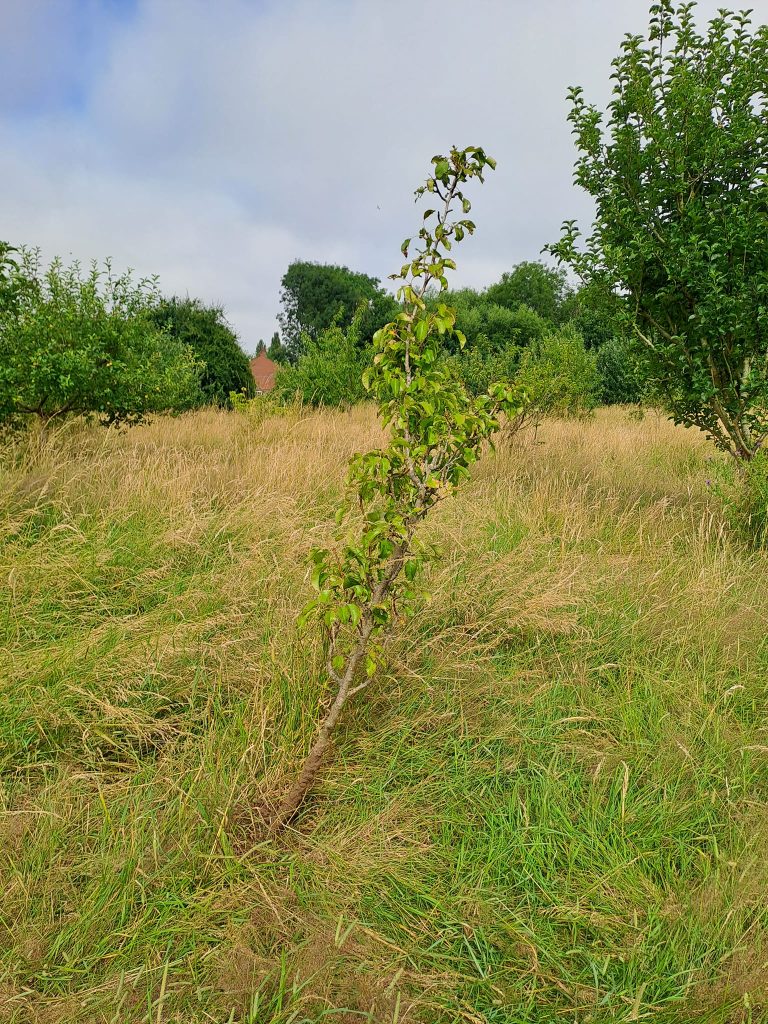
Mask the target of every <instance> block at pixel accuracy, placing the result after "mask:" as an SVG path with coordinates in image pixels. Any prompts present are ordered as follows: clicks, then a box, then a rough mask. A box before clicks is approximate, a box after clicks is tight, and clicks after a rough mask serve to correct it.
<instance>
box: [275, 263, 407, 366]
mask: <svg viewBox="0 0 768 1024" xmlns="http://www.w3.org/2000/svg"><path fill="white" fill-rule="evenodd" d="M281 285H282V287H281V292H280V303H281V306H282V309H281V312H280V315H279V316H278V320H279V322H280V329H281V340H282V345H283V349H284V352H285V355H286V356H287V358H288V359H289V360H290V361H291V362H295V361H296V360H297V359H298V357H299V355H300V354H301V351H302V348H303V342H302V336H303V335H308V336H309V337H313V338H317V337H318V336H319V334H320V333H321V332H322V331H325V330H327V329H328V328H329V327H331V326H333V325H334V324H336V325H338V326H339V327H341V328H344V329H345V328H347V327H349V325H350V324H351V323H352V320H353V318H354V317H355V315H356V314H357V313H358V310H359V309H360V307H363V311H362V314H361V317H360V331H359V336H360V343H361V344H362V345H368V344H370V342H371V340H372V338H373V335H374V333H375V332H376V331H377V330H378V329H379V328H380V327H382V326H383V325H384V324H385V323H387V322H388V321H389V320H390V319H391V318H392V317H393V316H394V315H395V314H396V312H397V309H398V306H397V303H396V301H395V299H394V298H393V297H392V296H391V295H389V294H388V293H387V292H385V291H384V290H383V289H382V288H381V287H380V285H379V282H378V280H377V279H376V278H375V277H369V276H368V275H367V274H360V273H355V272H354V271H352V270H349V269H348V268H347V267H339V266H334V265H331V264H323V263H310V262H307V261H304V260H297V261H296V262H294V263H292V264H291V265H290V266H289V267H288V269H287V271H286V272H285V274H284V275H283V279H282V282H281Z"/></svg>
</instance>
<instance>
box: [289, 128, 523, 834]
mask: <svg viewBox="0 0 768 1024" xmlns="http://www.w3.org/2000/svg"><path fill="white" fill-rule="evenodd" d="M432 162H433V165H434V172H433V176H432V177H430V178H428V179H427V182H426V184H425V185H423V186H422V187H421V188H419V189H417V192H416V195H417V197H421V196H424V195H426V194H430V195H434V196H436V197H437V198H438V199H439V201H440V204H441V208H440V210H439V211H437V210H427V211H426V212H425V213H424V216H423V224H422V227H421V229H420V230H419V236H418V237H419V239H421V241H422V243H423V246H422V247H421V248H418V249H417V250H416V255H415V256H414V258H412V259H410V260H409V259H408V250H409V246H410V239H406V241H405V242H404V243H403V245H402V253H403V256H404V257H405V258H406V260H407V262H406V263H405V264H404V265H403V267H402V269H401V271H400V273H399V274H395V275H393V277H395V278H398V279H400V280H402V281H403V282H404V284H403V285H402V286H401V287H400V289H399V292H398V297H399V298H400V299H401V301H402V304H403V309H402V312H401V313H399V314H398V316H397V317H396V318H395V320H394V321H393V322H392V323H390V324H387V325H386V326H385V327H383V328H382V329H381V330H380V331H377V332H376V335H375V336H374V347H375V350H376V355H375V358H374V361H373V366H372V367H371V368H370V369H368V370H366V372H365V374H364V377H363V383H364V384H365V387H366V389H367V390H368V391H369V392H370V393H371V395H372V397H373V398H374V399H375V400H376V401H377V403H378V408H379V413H380V415H381V418H382V420H383V423H384V425H385V426H389V428H390V438H389V443H388V446H387V447H386V448H384V449H381V450H376V451H371V452H367V453H366V454H364V455H356V456H355V457H354V458H353V460H352V462H351V464H350V474H349V480H350V484H352V486H353V488H354V494H355V498H356V502H357V505H358V506H359V508H360V510H361V512H362V513H363V525H362V530H361V533H360V536H359V537H358V538H357V539H356V540H355V541H354V542H348V543H346V544H345V545H344V547H343V548H342V550H341V551H340V552H336V553H333V552H329V551H325V550H318V551H315V552H313V562H314V571H313V584H314V586H315V587H316V589H317V591H318V594H317V597H316V598H314V599H313V600H312V601H310V602H309V604H308V605H307V606H306V607H305V609H304V611H303V612H302V615H301V617H300V623H301V624H304V623H306V622H307V621H308V620H309V618H311V617H315V618H317V619H319V621H320V623H321V625H322V627H323V628H324V630H325V631H326V635H327V642H328V652H329V653H328V666H327V674H328V678H329V680H331V682H332V683H334V684H335V686H336V690H335V695H334V697H333V700H332V701H331V704H330V706H329V708H328V710H327V712H326V713H325V715H324V716H323V717H322V718H321V719H320V721H319V723H318V727H317V732H316V734H315V738H314V741H313V743H312V746H311V748H310V750H309V753H308V754H307V756H306V759H305V760H304V763H303V765H302V767H301V769H300V770H299V773H298V775H297V777H296V779H295V781H294V782H293V783H292V784H291V786H289V788H288V789H287V791H286V792H285V793H284V794H283V796H282V798H281V799H280V801H279V803H278V805H277V808H276V809H275V811H274V813H273V814H272V815H271V817H270V818H269V823H270V825H271V827H272V828H274V829H279V828H282V827H283V826H284V825H286V824H287V823H288V822H289V821H290V820H291V818H292V817H293V816H294V815H295V814H296V812H297V811H298V810H299V808H300V807H301V805H302V803H303V802H304V800H305V798H306V796H307V794H308V793H309V792H310V791H311V789H312V787H313V785H314V783H315V781H316V779H317V776H318V772H319V771H320V769H321V767H322V765H323V763H324V759H325V755H326V752H327V750H328V747H329V745H330V743H331V740H332V736H333V732H334V730H335V729H336V727H337V725H338V723H339V720H340V718H341V715H342V712H343V710H344V707H345V706H346V704H347V703H348V701H349V699H350V698H351V697H352V696H354V695H355V694H357V693H359V692H360V691H362V690H365V689H366V687H368V685H369V684H370V682H371V680H372V679H373V677H374V675H375V673H376V670H377V668H378V665H379V662H380V658H381V653H382V652H381V647H380V643H379V641H380V638H382V637H384V636H386V635H388V634H389V633H391V632H392V630H393V629H394V627H395V622H396V619H397V617H399V616H401V615H403V614H407V613H408V612H409V610H410V609H411V607H412V605H413V603H414V601H415V599H416V593H415V591H414V590H413V589H412V584H413V581H414V579H415V576H416V575H417V573H418V570H419V568H420V567H421V564H422V562H423V558H424V556H423V552H422V550H421V547H420V545H419V542H418V538H417V536H416V532H415V531H416V527H417V526H418V525H419V523H420V522H421V521H422V520H423V519H424V518H425V516H427V515H428V514H429V512H430V510H431V509H432V508H433V507H434V506H435V505H436V504H437V502H439V501H440V500H441V499H442V498H443V497H445V496H446V495H447V494H449V493H450V492H451V491H452V490H453V489H455V488H456V487H457V485H458V484H459V483H460V482H461V480H462V479H464V478H465V477H466V476H467V475H468V473H469V466H470V465H471V463H473V462H474V461H476V460H477V458H478V457H479V455H480V453H481V451H482V447H483V444H484V442H485V441H486V440H487V439H488V438H489V437H490V436H491V435H492V434H493V433H494V432H495V431H496V430H497V429H498V427H499V420H498V414H499V413H500V412H501V411H504V412H507V413H509V414H511V415H513V416H515V415H518V414H519V413H520V412H521V409H522V407H523V404H524V403H523V401H522V398H521V396H518V395H517V394H515V393H514V392H513V391H512V390H511V389H510V388H509V387H508V386H506V385H502V384H499V385H494V386H493V387H492V388H491V389H490V391H489V393H488V394H487V395H481V396H479V397H477V398H472V397H470V396H469V395H468V394H467V392H466V390H465V389H464V386H463V384H462V383H461V382H460V381H459V380H458V379H457V378H456V377H454V376H451V374H450V373H449V372H448V371H447V370H446V369H444V368H443V367H442V365H441V362H440V359H439V356H440V352H441V346H442V340H441V339H442V338H443V337H444V336H446V335H448V336H450V335H454V336H456V337H457V339H458V341H459V344H460V345H461V346H462V347H463V345H464V343H465V341H466V339H465V338H464V336H463V335H462V334H461V332H460V331H456V329H455V321H456V314H455V311H454V310H453V309H450V308H449V307H448V306H446V305H445V304H443V303H439V304H438V305H437V307H436V309H434V310H433V311H432V312H430V311H429V310H428V309H427V306H426V302H425V295H426V292H427V289H428V288H430V287H431V286H437V287H438V288H439V289H440V290H441V291H442V290H444V289H445V288H447V287H448V282H447V280H446V277H445V271H446V270H448V269H455V264H454V262H453V260H452V259H450V258H449V257H448V255H447V253H448V252H449V251H450V249H451V246H452V243H453V242H459V241H461V239H462V238H463V237H464V234H465V233H470V234H471V233H472V232H473V231H474V224H473V223H472V221H470V220H466V219H460V220H455V221H454V220H452V219H451V213H452V205H453V204H454V203H460V204H461V208H462V212H463V213H465V214H466V213H468V212H469V209H470V202H469V200H468V199H466V198H465V196H464V195H463V193H462V192H461V191H460V188H459V186H460V185H462V184H464V183H465V182H467V181H468V180H469V179H470V178H478V180H480V181H482V180H483V171H484V169H485V168H486V167H494V166H495V163H494V161H493V160H492V159H491V158H490V157H487V156H486V155H485V153H484V152H483V150H482V149H479V148H477V147H470V148H469V149H465V150H461V151H460V150H457V149H452V150H451V152H450V154H449V155H448V156H447V157H443V156H436V157H434V158H433V161H432ZM431 217H435V218H436V223H435V224H434V228H433V229H430V228H429V227H428V226H427V221H428V220H429V219H430V218H431ZM343 518H344V513H343V512H342V515H341V519H343Z"/></svg>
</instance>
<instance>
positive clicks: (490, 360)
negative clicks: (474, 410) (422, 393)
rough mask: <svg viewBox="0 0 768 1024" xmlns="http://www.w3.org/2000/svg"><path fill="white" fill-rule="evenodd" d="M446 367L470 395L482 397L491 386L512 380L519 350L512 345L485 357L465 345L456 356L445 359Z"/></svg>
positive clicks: (517, 363) (516, 368) (516, 367)
mask: <svg viewBox="0 0 768 1024" xmlns="http://www.w3.org/2000/svg"><path fill="white" fill-rule="evenodd" d="M445 364H446V367H447V368H449V369H450V370H451V371H452V372H453V374H454V375H455V376H456V377H457V378H458V379H459V380H461V381H462V383H463V384H464V386H465V387H466V389H467V391H468V392H469V394H470V395H483V394H485V393H486V392H487V391H488V388H489V387H490V386H491V384H495V383H497V382H499V381H511V380H513V379H514V377H515V374H516V373H517V370H518V367H519V364H520V350H519V349H518V348H517V347H516V346H514V345H508V346H507V348H505V349H502V350H501V351H500V352H496V353H494V354H493V355H485V354H484V353H483V352H482V351H480V350H479V349H477V348H473V347H472V346H470V345H469V344H467V347H466V349H465V350H464V351H463V352H461V353H460V354H458V355H451V356H447V357H446V358H445Z"/></svg>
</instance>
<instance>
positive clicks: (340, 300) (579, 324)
mask: <svg viewBox="0 0 768 1024" xmlns="http://www.w3.org/2000/svg"><path fill="white" fill-rule="evenodd" d="M437 301H438V298H437V296H436V295H435V296H427V303H428V305H429V304H434V303H436V302H437ZM439 301H441V302H446V303H447V304H448V305H450V306H451V307H453V308H454V309H455V310H456V326H457V328H458V329H459V330H460V331H461V332H462V333H463V334H464V335H465V337H466V339H467V344H466V347H465V349H464V351H463V352H461V353H459V352H458V350H457V348H456V345H455V342H449V343H447V344H446V345H445V346H444V347H443V353H442V358H443V360H444V362H445V365H446V367H448V368H450V369H451V371H452V372H453V373H455V374H456V375H457V376H459V377H460V378H461V379H462V380H463V381H464V383H465V384H466V386H467V387H468V389H469V390H470V391H471V392H472V393H475V394H479V393H480V392H482V391H484V390H485V389H487V387H488V385H489V383H491V382H492V381H493V380H498V379H505V380H509V379H512V378H513V377H515V375H517V374H519V373H522V372H523V371H525V373H526V374H528V376H529V377H530V376H531V374H532V367H533V365H534V364H536V363H537V362H540V363H541V365H542V366H543V365H547V366H550V367H551V365H552V356H553V353H554V352H558V353H559V356H560V357H561V358H565V354H566V352H567V353H568V358H567V359H566V363H567V367H566V365H564V366H563V367H561V371H562V374H566V373H571V374H573V373H576V376H577V377H578V379H579V381H580V385H579V386H581V387H582V388H583V389H585V390H584V395H583V404H584V406H585V407H590V406H592V405H595V404H597V403H629V402H635V401H638V400H639V398H640V396H641V394H642V383H641V380H640V378H639V376H638V374H637V371H636V366H635V361H634V357H633V355H632V353H631V350H630V346H629V344H628V339H627V336H626V328H625V326H624V325H623V323H622V319H621V313H622V306H623V300H622V299H621V298H619V297H618V296H617V295H616V294H614V293H613V292H611V291H609V290H607V289H601V288H599V287H598V286H597V285H595V284H589V285H586V286H584V287H582V288H580V289H573V288H571V287H570V286H569V284H568V282H567V278H566V274H565V271H563V270H560V269H557V268H554V267H551V266H547V265H546V264H544V263H541V262H533V261H525V262H522V263H519V264H517V265H516V266H515V267H513V268H512V269H511V270H510V271H508V272H506V273H504V274H502V276H501V279H500V280H499V281H498V282H497V283H495V284H492V285H490V286H489V287H488V288H486V289H484V290H475V289H472V288H462V289H459V290H455V291H449V292H444V293H443V294H442V295H441V296H440V299H439ZM281 305H282V309H281V313H280V316H279V321H280V325H281V330H282V337H281V346H280V348H279V349H276V350H275V357H276V358H277V360H278V361H279V362H281V363H282V364H283V369H282V370H281V372H280V373H279V374H278V377H277V384H278V389H279V391H280V392H282V393H283V394H286V395H292V394H296V393H298V394H299V395H300V396H301V397H302V400H303V401H305V402H307V403H310V404H323V405H339V404H342V405H343V404H351V403H354V402H356V401H359V400H361V399H362V398H364V397H365V395H364V390H363V386H362V383H361V377H362V373H363V371H364V370H365V368H366V366H367V365H369V363H370V359H371V357H372V351H373V349H372V339H373V335H374V333H375V332H376V331H377V330H379V328H380V327H383V326H384V324H386V323H388V322H389V321H391V320H392V319H393V318H394V317H395V316H396V315H397V313H398V311H399V306H398V304H397V302H396V301H395V299H394V298H393V297H392V296H391V295H389V294H388V293H387V292H386V291H385V290H384V289H383V288H382V287H381V286H380V284H379V281H378V280H376V278H372V277H368V276H367V275H365V274H359V273H355V272H353V271H351V270H348V269H347V268H346V267H340V266H331V265H324V264H318V263H307V262H303V261H300V262H296V263H293V264H291V266H290V267H289V268H288V271H287V272H286V274H285V275H284V277H283V279H282V290H281ZM577 353H578V359H577ZM577 362H578V363H579V365H580V366H581V367H582V369H583V368H587V367H589V368H591V369H590V370H589V371H588V372H586V375H585V373H582V372H580V371H579V372H578V373H577V371H576V364H577ZM562 374H561V376H562ZM572 383H575V382H574V381H572ZM541 389H545V385H544V382H543V381H542V383H541ZM550 391H551V392H552V393H553V394H554V393H555V392H558V393H559V391H560V392H561V391H562V379H560V378H559V379H558V383H557V384H556V385H555V384H552V386H551V388H550ZM571 404H572V403H571Z"/></svg>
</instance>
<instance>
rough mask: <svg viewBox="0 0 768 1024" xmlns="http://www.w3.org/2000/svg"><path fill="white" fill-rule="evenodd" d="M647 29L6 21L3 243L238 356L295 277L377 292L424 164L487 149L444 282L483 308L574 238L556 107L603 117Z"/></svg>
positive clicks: (509, 19) (469, 11)
mask: <svg viewBox="0 0 768 1024" xmlns="http://www.w3.org/2000/svg"><path fill="white" fill-rule="evenodd" d="M723 3H725V0H701V2H700V3H699V5H698V12H699V18H700V19H701V20H702V22H703V21H705V20H706V19H708V18H709V17H711V16H712V15H713V14H714V13H715V11H716V9H717V8H718V7H719V6H722V5H723ZM740 6H743V5H740ZM751 6H752V7H753V9H754V11H755V14H754V20H755V21H766V20H768V0H753V3H752V5H751ZM647 21H648V3H647V2H646V0H471V2H467V0H434V2H432V3H424V2H419V3H415V2H414V0H0V238H1V239H3V240H7V241H9V242H11V243H12V244H15V245H19V244H24V245H29V246H39V247H40V248H41V249H42V252H43V255H44V257H45V258H51V257H53V256H55V255H61V256H63V257H64V258H72V259H75V258H76V259H80V260H83V261H89V260H92V259H96V260H100V261H101V260H103V259H104V258H106V257H110V258H111V259H112V261H113V263H114V265H115V266H116V267H117V268H119V269H125V268H126V267H131V268H133V270H134V271H135V272H136V274H137V276H150V275H155V274H156V275H158V277H159V281H160V287H161V289H162V290H163V292H164V293H166V294H168V295H171V294H176V295H182V296H183V295H190V296H194V297H197V298H200V299H202V300H203V301H205V302H210V303H216V304H220V305H222V306H223V307H224V309H225V311H226V315H227V318H228V320H229V322H230V323H231V325H232V326H233V328H234V329H235V331H236V332H237V334H238V336H239V338H240V343H241V345H242V346H243V348H244V349H245V350H246V351H247V352H252V351H254V350H255V348H256V345H257V343H258V341H259V339H260V338H264V339H266V340H269V338H270V337H271V335H272V332H273V331H274V330H275V329H276V327H277V323H276V315H277V313H278V309H279V293H280V279H281V277H282V275H283V273H284V272H285V270H286V268H287V267H288V265H289V263H290V262H292V261H293V260H296V259H307V260H315V261H319V262H324V263H340V264H343V265H345V266H348V267H350V268H351V269H353V270H357V271H362V272H364V273H367V274H371V275H372V276H374V277H378V278H380V279H381V280H382V282H383V283H384V284H387V285H388V284H389V282H388V281H387V275H388V274H389V273H391V272H392V271H393V270H395V269H397V268H398V267H399V264H400V262H401V260H400V253H399V247H400V243H401V241H402V239H403V238H404V237H406V236H408V235H412V234H415V233H416V230H417V229H418V226H419V220H420V218H419V215H418V213H417V211H416V210H415V208H414V207H413V201H412V196H413V190H414V189H415V188H416V186H417V185H418V184H420V182H421V181H422V180H423V178H424V177H425V176H426V174H427V173H428V171H429V166H430V164H429V161H430V158H431V157H432V156H433V155H434V154H435V153H438V152H444V151H446V150H447V149H449V148H450V146H451V145H457V146H459V147H464V146H469V145H480V146H483V147H484V148H485V149H486V151H487V152H488V153H490V154H491V155H493V156H494V157H495V158H496V159H497V161H498V167H497V170H496V171H495V172H493V173H491V174H489V176H488V178H487V179H486V183H485V185H483V186H482V187H481V188H479V189H478V188H475V189H474V192H473V194H472V199H473V203H474V206H473V218H474V220H475V222H476V223H477V233H476V234H475V235H474V237H472V238H471V239H468V240H466V241H465V242H463V243H462V245H461V248H460V250H457V252H456V253H455V256H456V258H457V263H458V265H459V270H458V272H457V273H456V274H455V275H454V278H453V281H452V283H455V284H456V285H471V286H473V287H484V286H486V285H488V284H491V283H492V282H493V281H494V280H497V279H498V278H499V277H500V276H501V274H502V273H503V271H505V270H508V269H510V268H511V267H512V266H513V265H514V264H515V263H517V262H519V261H520V260H525V259H538V258H541V257H540V251H541V249H542V247H543V246H544V245H545V244H546V243H547V242H552V241H555V240H556V239H557V238H558V236H559V229H560V225H561V223H562V221H563V220H565V219H566V218H573V217H575V218H579V219H580V220H581V221H582V222H583V224H584V226H585V227H586V226H588V224H589V219H590V211H591V207H590V204H589V201H588V200H587V198H586V197H585V196H584V195H583V194H581V193H579V192H578V191H577V190H576V189H575V188H574V186H573V184H572V174H573V163H574V158H575V151H574V148H573V143H572V139H571V136H570V125H569V124H568V122H567V113H568V104H567V101H566V92H567V89H568V87H569V86H570V85H576V84H578V85H582V86H583V87H584V89H585V93H586V96H587V98H588V99H590V100H594V101H595V102H597V103H599V104H601V105H605V102H606V101H607V99H608V97H609V94H610V81H609V76H610V71H611V68H610V63H611V60H612V59H613V58H614V57H615V56H616V54H617V53H618V49H619V45H620V42H621V39H622V36H623V35H624V33H626V32H643V31H644V30H645V28H646V26H647Z"/></svg>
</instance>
